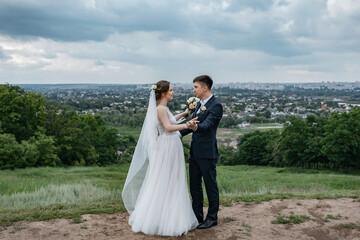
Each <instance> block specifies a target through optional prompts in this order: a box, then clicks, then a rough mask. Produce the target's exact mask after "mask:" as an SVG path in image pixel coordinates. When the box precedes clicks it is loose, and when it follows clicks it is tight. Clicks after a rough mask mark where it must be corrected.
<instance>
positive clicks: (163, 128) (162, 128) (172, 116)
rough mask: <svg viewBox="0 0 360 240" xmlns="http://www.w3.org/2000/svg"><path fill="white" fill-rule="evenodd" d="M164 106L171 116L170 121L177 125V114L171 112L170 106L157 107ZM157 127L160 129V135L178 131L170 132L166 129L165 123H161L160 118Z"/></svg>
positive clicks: (174, 133) (172, 133) (173, 133)
mask: <svg viewBox="0 0 360 240" xmlns="http://www.w3.org/2000/svg"><path fill="white" fill-rule="evenodd" d="M159 107H162V108H165V109H166V111H167V113H168V117H169V121H170V123H171V124H173V125H175V124H176V118H175V116H174V115H173V114H172V113H171V112H170V110H169V108H168V107H165V106H157V108H159ZM157 129H158V131H159V135H176V131H175V132H168V131H166V129H165V127H164V125H163V124H162V123H161V121H160V120H159V122H158V124H157Z"/></svg>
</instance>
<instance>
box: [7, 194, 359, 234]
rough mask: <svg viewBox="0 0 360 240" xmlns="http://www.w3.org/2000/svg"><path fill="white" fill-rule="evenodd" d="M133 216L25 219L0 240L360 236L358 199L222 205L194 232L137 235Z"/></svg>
mask: <svg viewBox="0 0 360 240" xmlns="http://www.w3.org/2000/svg"><path fill="white" fill-rule="evenodd" d="M277 216H283V217H285V218H286V217H289V216H307V217H309V219H308V220H306V221H304V222H302V223H298V224H274V223H272V221H273V220H275V219H276V218H277ZM128 217H129V214H127V213H115V214H91V215H90V214H89V215H83V216H82V219H83V220H84V221H82V222H80V223H74V221H73V220H68V219H54V220H50V221H40V222H27V221H20V222H16V223H13V224H12V225H10V226H7V227H0V239H28V240H32V239H52V240H56V239H86V240H90V239H164V240H165V239H221V240H222V239H226V240H236V239H258V240H264V239H279V240H281V239H284V240H285V239H286V240H288V239H316V240H322V239H324V240H325V239H326V240H328V239H330V240H335V239H360V202H359V200H358V199H356V200H354V199H351V198H342V199H322V200H318V199H306V200H298V199H286V200H278V199H275V200H271V201H268V202H262V203H260V204H251V205H245V204H244V203H240V204H237V205H234V206H231V207H224V206H221V210H220V212H219V224H218V225H217V226H215V227H212V228H210V229H207V230H193V231H190V232H189V233H188V234H187V235H184V236H181V237H178V238H173V237H158V236H147V235H144V234H142V233H133V232H132V231H131V229H130V227H129V225H128V223H127V221H128Z"/></svg>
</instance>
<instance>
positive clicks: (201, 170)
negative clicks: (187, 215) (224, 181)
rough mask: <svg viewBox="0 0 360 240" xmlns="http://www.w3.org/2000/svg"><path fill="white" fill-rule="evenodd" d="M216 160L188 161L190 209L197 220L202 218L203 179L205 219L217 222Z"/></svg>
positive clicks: (199, 159) (193, 159)
mask: <svg viewBox="0 0 360 240" xmlns="http://www.w3.org/2000/svg"><path fill="white" fill-rule="evenodd" d="M217 161H218V159H217V158H215V159H206V158H205V159H204V158H193V157H191V156H190V159H189V176H190V193H191V197H192V207H193V210H194V213H195V215H196V217H197V218H198V219H199V220H202V219H203V218H204V213H203V204H204V195H203V190H202V178H203V179H204V183H205V189H206V195H207V197H208V201H209V209H208V213H207V216H206V219H209V220H212V221H214V220H217V218H218V211H219V189H218V185H217V181H216V163H217Z"/></svg>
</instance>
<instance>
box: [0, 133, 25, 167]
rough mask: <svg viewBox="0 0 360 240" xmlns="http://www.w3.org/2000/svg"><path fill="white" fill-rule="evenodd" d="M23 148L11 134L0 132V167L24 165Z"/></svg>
mask: <svg viewBox="0 0 360 240" xmlns="http://www.w3.org/2000/svg"><path fill="white" fill-rule="evenodd" d="M23 153H24V148H23V146H22V145H21V144H19V143H18V142H17V141H16V138H15V136H14V135H13V134H9V133H5V134H0V168H1V169H14V168H23V167H26V161H25V158H24V156H23Z"/></svg>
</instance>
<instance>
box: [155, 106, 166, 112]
mask: <svg viewBox="0 0 360 240" xmlns="http://www.w3.org/2000/svg"><path fill="white" fill-rule="evenodd" d="M156 111H157V112H158V113H163V112H166V107H165V106H163V105H158V106H156Z"/></svg>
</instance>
